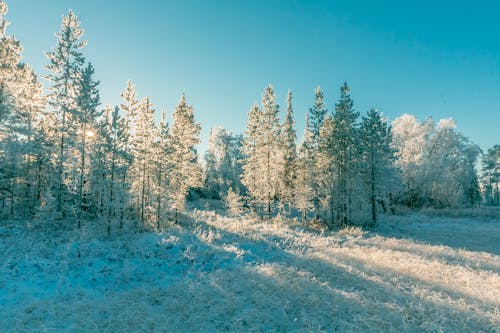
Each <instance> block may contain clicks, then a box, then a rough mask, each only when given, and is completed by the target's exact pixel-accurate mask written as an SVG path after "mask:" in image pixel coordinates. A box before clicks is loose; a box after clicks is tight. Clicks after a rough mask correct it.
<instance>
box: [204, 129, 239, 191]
mask: <svg viewBox="0 0 500 333" xmlns="http://www.w3.org/2000/svg"><path fill="white" fill-rule="evenodd" d="M241 146H242V136H241V135H234V134H232V133H231V132H228V131H227V130H226V129H224V128H222V127H220V126H218V127H214V128H212V129H211V130H210V138H209V141H208V149H207V152H206V153H205V175H204V176H205V191H206V195H207V197H209V198H216V199H219V198H224V197H225V196H226V193H227V191H228V190H229V188H234V189H235V191H238V192H241V191H242V190H243V189H242V186H241V181H240V176H241V174H242V166H241V160H242V159H243V158H244V157H243V155H242V152H241Z"/></svg>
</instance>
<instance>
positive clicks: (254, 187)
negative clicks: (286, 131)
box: [241, 104, 262, 212]
mask: <svg viewBox="0 0 500 333" xmlns="http://www.w3.org/2000/svg"><path fill="white" fill-rule="evenodd" d="M261 127H262V110H261V109H260V108H259V106H258V105H257V104H254V105H253V106H252V108H251V109H250V111H249V112H248V121H247V126H246V130H245V134H244V139H243V147H242V149H243V153H244V154H245V159H244V163H243V174H242V177H241V182H242V183H243V185H244V186H245V187H246V189H247V191H248V194H249V196H250V200H251V206H252V207H253V209H254V210H255V211H256V212H258V210H259V208H260V204H261V203H262V202H260V201H259V200H258V199H257V198H258V196H257V193H258V192H261V191H259V190H260V188H261V187H262V177H261V173H260V172H261V170H260V168H259V155H258V152H259V147H260V145H261V142H262V139H261V135H262V132H261Z"/></svg>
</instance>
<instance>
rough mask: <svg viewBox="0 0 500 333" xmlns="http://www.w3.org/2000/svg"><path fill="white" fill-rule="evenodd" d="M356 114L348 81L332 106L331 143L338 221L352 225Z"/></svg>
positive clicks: (356, 135)
mask: <svg viewBox="0 0 500 333" xmlns="http://www.w3.org/2000/svg"><path fill="white" fill-rule="evenodd" d="M358 117H359V113H357V112H355V111H354V109H353V101H352V99H351V95H350V89H349V86H348V85H347V82H345V83H344V85H343V86H342V87H341V88H340V99H339V101H338V103H337V104H335V113H334V115H333V132H332V136H333V142H334V149H333V150H332V154H333V156H334V160H335V165H336V179H337V191H336V193H337V194H338V197H337V202H338V211H337V213H338V221H339V222H340V223H341V224H343V225H347V224H350V223H351V208H352V206H351V205H352V199H353V198H352V195H353V189H354V180H355V179H356V177H355V174H356V167H357V165H356V158H357V144H358V142H357V137H358V133H357V128H356V120H357V119H358Z"/></svg>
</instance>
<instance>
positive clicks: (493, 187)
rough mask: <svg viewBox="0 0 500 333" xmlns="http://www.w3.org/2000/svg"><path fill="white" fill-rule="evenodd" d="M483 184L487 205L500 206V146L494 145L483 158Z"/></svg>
mask: <svg viewBox="0 0 500 333" xmlns="http://www.w3.org/2000/svg"><path fill="white" fill-rule="evenodd" d="M482 184H483V189H484V190H483V192H484V199H485V202H486V204H487V205H491V206H500V145H494V146H493V147H491V148H490V149H488V151H487V152H486V154H485V155H484V156H483V159H482Z"/></svg>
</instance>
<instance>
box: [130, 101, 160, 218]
mask: <svg viewBox="0 0 500 333" xmlns="http://www.w3.org/2000/svg"><path fill="white" fill-rule="evenodd" d="M154 114H155V110H154V109H153V105H152V104H151V101H150V99H149V97H145V98H144V99H143V100H142V101H141V104H140V107H139V110H138V113H137V117H135V119H133V121H134V122H133V123H132V125H133V126H131V129H132V130H133V132H132V133H133V135H132V134H130V133H131V132H129V134H130V135H131V139H132V140H131V141H130V142H131V148H132V149H131V151H130V152H131V154H132V156H133V162H132V165H131V168H130V176H131V179H132V184H131V189H130V191H131V195H132V198H133V199H134V200H135V208H136V211H137V213H138V218H139V221H140V222H141V225H140V227H144V226H145V222H146V220H147V221H149V220H150V217H151V216H152V214H153V206H152V196H153V186H154V182H153V178H154V159H155V153H156V151H155V149H154V148H155V144H156V142H155V140H156V138H158V133H157V132H156V131H157V128H156V126H155V122H154Z"/></svg>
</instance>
